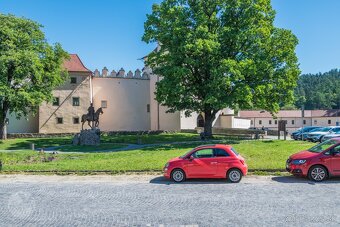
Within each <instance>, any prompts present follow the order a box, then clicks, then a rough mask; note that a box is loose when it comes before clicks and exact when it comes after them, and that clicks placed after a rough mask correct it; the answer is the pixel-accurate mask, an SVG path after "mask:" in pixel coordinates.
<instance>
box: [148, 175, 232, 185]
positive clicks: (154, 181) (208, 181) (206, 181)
mask: <svg viewBox="0 0 340 227" xmlns="http://www.w3.org/2000/svg"><path fill="white" fill-rule="evenodd" d="M150 183H151V184H166V185H170V184H227V183H228V181H227V180H226V179H187V180H186V181H184V182H181V183H176V182H174V181H172V180H171V179H167V178H165V177H156V178H153V179H152V180H150Z"/></svg>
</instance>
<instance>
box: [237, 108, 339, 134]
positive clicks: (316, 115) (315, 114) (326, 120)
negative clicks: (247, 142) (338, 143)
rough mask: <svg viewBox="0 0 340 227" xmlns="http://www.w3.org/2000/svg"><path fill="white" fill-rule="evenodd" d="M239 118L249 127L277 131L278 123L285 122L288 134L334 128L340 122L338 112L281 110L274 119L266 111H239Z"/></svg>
mask: <svg viewBox="0 0 340 227" xmlns="http://www.w3.org/2000/svg"><path fill="white" fill-rule="evenodd" d="M239 116H240V117H242V118H246V119H249V120H251V127H254V128H262V127H264V128H269V129H272V130H277V129H278V121H279V120H285V121H287V130H288V132H293V131H295V130H297V129H298V128H301V127H305V126H321V127H326V126H336V125H339V122H340V110H305V111H304V117H302V111H301V110H281V111H279V112H278V113H277V115H276V118H273V116H272V115H271V114H270V113H269V112H266V111H253V110H250V111H240V112H239Z"/></svg>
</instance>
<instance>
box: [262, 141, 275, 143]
mask: <svg viewBox="0 0 340 227" xmlns="http://www.w3.org/2000/svg"><path fill="white" fill-rule="evenodd" d="M262 143H274V141H273V140H264V141H262Z"/></svg>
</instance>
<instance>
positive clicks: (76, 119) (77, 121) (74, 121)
mask: <svg viewBox="0 0 340 227" xmlns="http://www.w3.org/2000/svg"><path fill="white" fill-rule="evenodd" d="M73 124H75V125H77V124H79V117H74V118H73Z"/></svg>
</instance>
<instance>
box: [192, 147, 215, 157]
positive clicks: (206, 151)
mask: <svg viewBox="0 0 340 227" xmlns="http://www.w3.org/2000/svg"><path fill="white" fill-rule="evenodd" d="M192 155H193V156H194V158H212V157H214V152H213V149H202V150H198V151H196V152H195V153H193V154H192Z"/></svg>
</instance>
